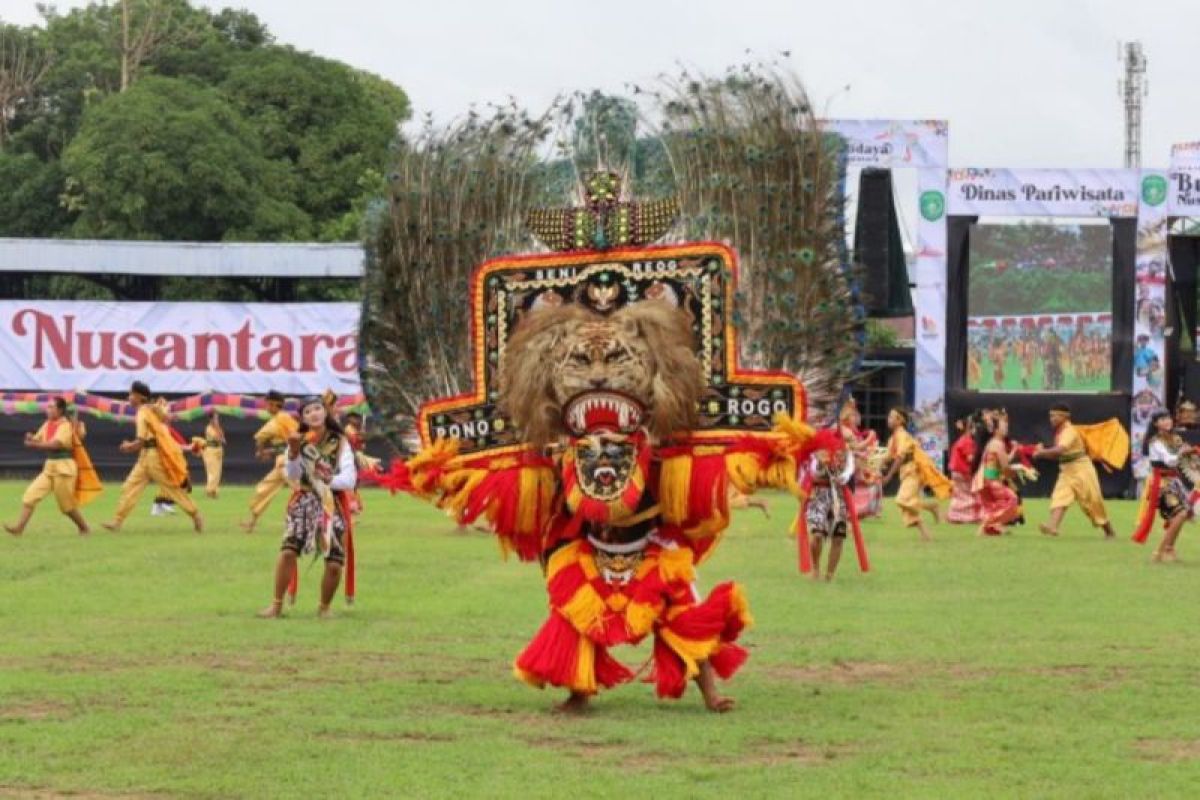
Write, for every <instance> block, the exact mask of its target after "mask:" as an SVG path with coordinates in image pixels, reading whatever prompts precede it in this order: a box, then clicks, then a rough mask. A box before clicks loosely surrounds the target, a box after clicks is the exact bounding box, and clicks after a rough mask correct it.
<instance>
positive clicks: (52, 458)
mask: <svg viewBox="0 0 1200 800" xmlns="http://www.w3.org/2000/svg"><path fill="white" fill-rule="evenodd" d="M72 458H73V456H46V460H47V461H70V460H71V459H72Z"/></svg>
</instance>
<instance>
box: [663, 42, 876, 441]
mask: <svg viewBox="0 0 1200 800" xmlns="http://www.w3.org/2000/svg"><path fill="white" fill-rule="evenodd" d="M654 97H655V99H656V101H657V105H658V108H659V112H660V117H661V120H662V122H661V136H662V140H663V142H664V144H665V146H666V148H667V151H668V152H669V154H670V158H671V163H672V165H673V167H674V172H675V180H676V192H677V194H678V196H679V199H680V204H681V206H682V211H683V217H684V220H685V225H686V228H685V231H684V234H685V236H686V237H687V238H690V239H711V240H717V241H725V242H730V243H732V244H733V246H734V248H735V249H736V250H737V252H738V261H739V267H740V274H739V281H738V286H739V291H738V306H737V311H738V317H737V320H736V322H737V326H738V328H739V334H740V347H741V353H740V354H739V356H740V358H741V362H742V364H743V365H746V366H749V367H753V368H761V369H777V370H783V371H787V372H791V373H793V374H795V375H797V376H798V377H799V378H800V380H801V381H802V382H803V383H804V385H805V388H806V389H807V390H808V392H809V402H810V413H809V416H810V418H811V419H814V420H817V421H822V420H825V419H829V418H831V416H832V414H833V413H834V411H835V408H836V406H837V405H838V403H839V401H840V399H841V396H842V392H843V389H844V387H845V385H846V382H847V381H848V380H849V379H850V378H851V377H852V376H853V374H854V371H855V369H856V368H857V365H858V362H859V358H860V356H861V352H862V341H863V334H862V312H861V308H860V306H859V304H858V303H857V297H856V294H855V292H854V281H853V275H852V274H851V272H850V270H849V268H848V257H847V253H846V241H845V223H844V205H845V194H844V186H845V163H846V162H845V148H844V143H843V141H842V140H841V139H840V137H837V136H834V135H832V134H828V133H825V132H823V131H822V130H821V129H820V127H819V126H818V124H817V121H816V119H815V118H814V116H813V113H812V110H811V106H810V104H809V101H808V97H807V95H806V94H805V92H804V89H803V87H802V86H801V85H800V83H799V82H798V81H796V80H795V79H794V78H791V77H789V76H787V75H785V74H782V73H780V72H777V71H775V70H774V69H772V68H769V67H764V66H760V65H747V66H744V67H740V68H736V69H732V70H730V71H729V72H727V73H726V74H725V75H724V76H723V77H719V78H714V77H705V76H695V75H691V74H689V73H687V72H684V73H682V74H681V75H679V76H677V77H675V78H673V79H671V80H668V81H665V85H664V87H663V88H662V89H661V90H659V91H657V92H655V93H654Z"/></svg>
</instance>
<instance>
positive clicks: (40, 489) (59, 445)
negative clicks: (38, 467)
mask: <svg viewBox="0 0 1200 800" xmlns="http://www.w3.org/2000/svg"><path fill="white" fill-rule="evenodd" d="M66 410H67V403H66V401H65V400H63V399H62V398H61V397H56V398H54V399H53V400H52V401H50V403H49V404H47V406H46V421H45V422H44V423H42V426H41V427H40V428H38V429H37V433H27V434H26V435H25V446H26V447H28V448H30V449H33V450H42V451H44V452H45V453H46V463H45V464H44V465H43V466H42V471H41V472H40V473H39V474H38V476H37V477H36V478H34V479H33V482H32V483H30V484H29V488H27V489H26V490H25V494H24V495H23V496H22V497H21V517H20V519H19V520H17V523H16V524H15V525H5V526H4V529H5V530H6V531H8V532H9V533H11V534H12V535H13V536H20V535H21V534H22V533H24V532H25V526H26V525H27V524H28V523H29V518H30V517H32V516H33V510H34V509H35V508H36V507H37V504H38V503H40V502H41V501H42V500H44V499H46V497H47V496H48V495H51V494H52V495H54V500H55V502H57V503H58V510H59V511H61V512H62V513H63V514H65V515H66V516H67V517H69V518H70V519H71V521H72V522H74V523H75V526H76V527H77V528H78V529H79V533H80V535H87V534H88V533H90V532H91V529H90V528H88V524H87V522H86V521H85V520H84V519H83V515H82V514H80V513H79V507H80V506H82V505H86V504H87V503H89V502H91V501H92V500H94V499H95V498H96V495H97V494H99V493H100V481H99V479H98V478H97V477H96V470H95V469H93V468H92V462H91V459H89V458H88V456H87V451H85V450H84V449H83V444H82V442H81V441H80V439H79V436H78V435H77V434H76V432H75V425H74V423H73V422H72V421H71V420H70V419H68V418H67V417H66Z"/></svg>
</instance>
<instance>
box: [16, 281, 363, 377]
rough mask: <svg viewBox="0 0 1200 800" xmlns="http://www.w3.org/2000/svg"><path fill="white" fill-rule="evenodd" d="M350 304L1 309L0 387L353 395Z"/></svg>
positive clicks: (353, 314)
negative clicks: (141, 385)
mask: <svg viewBox="0 0 1200 800" xmlns="http://www.w3.org/2000/svg"><path fill="white" fill-rule="evenodd" d="M358 318H359V306H358V304H357V303H278V304H276V303H119V302H70V301H44V300H32V301H26V300H3V301H0V331H2V332H0V389H6V390H30V391H50V392H53V391H66V390H83V391H93V392H121V391H125V390H127V389H128V388H129V385H130V383H131V382H132V381H133V380H140V381H143V382H145V383H147V384H148V385H149V386H150V389H151V391H152V392H154V393H155V394H158V393H164V394H167V393H180V392H188V393H191V392H203V391H221V392H245V393H262V392H267V391H269V390H271V389H275V390H278V391H280V392H284V393H286V394H293V395H300V394H319V393H321V392H323V391H324V390H326V389H333V390H334V391H335V392H337V393H339V394H343V393H357V392H358V391H360V387H359V380H358Z"/></svg>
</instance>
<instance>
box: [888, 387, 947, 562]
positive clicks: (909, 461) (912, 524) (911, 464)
mask: <svg viewBox="0 0 1200 800" xmlns="http://www.w3.org/2000/svg"><path fill="white" fill-rule="evenodd" d="M911 421H912V412H911V411H909V410H908V409H903V408H893V409H892V410H891V411H889V412H888V428H889V429H890V430H891V436H890V438H889V439H888V459H889V460H890V461H891V467H889V468H888V471H887V474H886V475H884V477H883V481H882V483H883V484H884V485H887V483H888V481H890V480H891V479H892V478H894V477H895V476H896V475H897V474H898V475H899V476H900V489H899V490H898V491H897V492H896V505H897V506H899V508H900V516H901V518H902V519H903V520H904V525H905V527H908V528H916V529H917V530H918V531H919V532H920V534H921V540H922V541H926V542H928V541H930V540H931V539H933V536H932V535H931V534H930V533H929V529H928V528H927V527H925V522H924V520H922V519H921V512H922V511H927V512H929V515H930V516H932V517H933V521H934V522H940V521H941V516H940V514H939V512H938V501H937V500H927V499H925V497H924V495H923V492H924V490H925V489H927V488H928V489H931V490H932V491H933V492H934V494H936V495H937V497H938V498H939V499H945V498H947V497H949V496H950V479H949V478H947V477H946V476H945V475H943V474H942V473H941V472H940V471H938V468H937V467H936V466H934V464H933V462H932V461H931V460H930V459H929V456H928V455H926V454H925V451H924V450H922V449H921V448H920V446H918V444H917V440H916V439H914V438H913V437H912V435H911V434H910V433H909V432H908V425H909V423H910V422H911Z"/></svg>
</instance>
